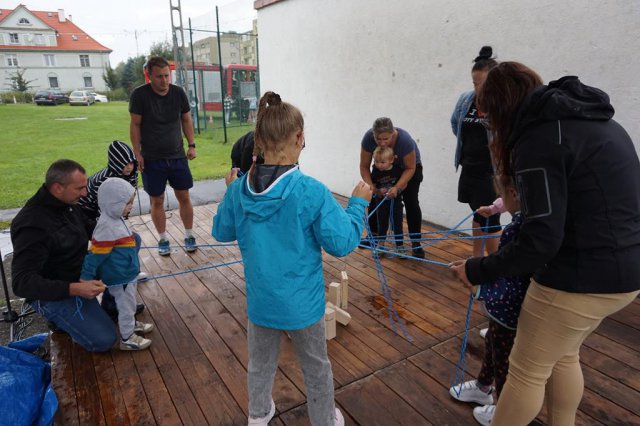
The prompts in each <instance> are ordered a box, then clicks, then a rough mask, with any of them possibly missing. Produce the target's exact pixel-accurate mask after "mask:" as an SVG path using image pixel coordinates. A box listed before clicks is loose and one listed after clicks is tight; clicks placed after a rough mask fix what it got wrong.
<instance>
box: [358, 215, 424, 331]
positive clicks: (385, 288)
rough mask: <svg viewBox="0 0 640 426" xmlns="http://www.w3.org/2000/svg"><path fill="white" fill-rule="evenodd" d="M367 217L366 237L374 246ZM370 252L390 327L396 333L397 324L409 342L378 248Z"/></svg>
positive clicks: (365, 221) (365, 222)
mask: <svg viewBox="0 0 640 426" xmlns="http://www.w3.org/2000/svg"><path fill="white" fill-rule="evenodd" d="M367 219H368V218H367V217H365V220H364V224H365V227H366V229H367V238H369V243H370V244H372V247H374V245H375V242H374V241H373V239H372V238H371V235H372V234H371V228H370V227H369V221H368V220H367ZM372 252H373V260H374V264H375V265H376V274H377V276H378V280H380V285H381V286H382V294H383V296H384V298H385V301H386V302H387V312H388V314H389V321H390V322H391V329H392V330H393V332H394V333H396V334H398V331H397V329H396V324H399V325H400V330H401V331H402V333H403V334H404V337H405V339H407V340H408V341H409V342H413V337H411V335H410V334H409V332H408V331H407V329H406V327H405V325H404V321H403V320H402V318H400V315H398V312H397V311H396V309H395V307H394V303H393V295H392V294H391V288H390V287H389V283H388V281H387V277H386V275H385V274H384V270H383V269H382V262H380V256H379V254H378V249H377V248H375V249H373V251H372Z"/></svg>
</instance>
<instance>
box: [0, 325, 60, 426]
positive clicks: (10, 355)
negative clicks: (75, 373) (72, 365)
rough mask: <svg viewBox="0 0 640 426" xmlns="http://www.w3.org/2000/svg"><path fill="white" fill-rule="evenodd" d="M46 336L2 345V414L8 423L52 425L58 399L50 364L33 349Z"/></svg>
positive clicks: (0, 367) (0, 406) (37, 336)
mask: <svg viewBox="0 0 640 426" xmlns="http://www.w3.org/2000/svg"><path fill="white" fill-rule="evenodd" d="M46 337H47V333H43V334H38V335H35V336H32V337H29V338H28V339H25V340H21V341H19V342H13V343H11V344H9V346H8V347H7V346H0V395H2V398H0V413H2V417H1V421H2V422H3V424H7V425H16V426H18V425H25V426H26V425H38V426H44V425H52V424H53V417H54V415H55V413H56V410H57V409H58V399H57V398H56V395H55V392H54V391H53V387H52V386H51V365H50V364H48V363H46V362H44V361H43V360H42V359H40V358H39V357H37V356H35V355H33V353H32V352H34V351H35V350H36V349H37V348H38V347H39V346H40V345H41V344H42V342H44V340H45V339H46Z"/></svg>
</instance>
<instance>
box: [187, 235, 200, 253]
mask: <svg viewBox="0 0 640 426" xmlns="http://www.w3.org/2000/svg"><path fill="white" fill-rule="evenodd" d="M184 249H185V250H186V251H188V252H189V253H193V252H194V251H196V250H198V246H197V245H196V237H194V236H191V237H186V238H185V239H184Z"/></svg>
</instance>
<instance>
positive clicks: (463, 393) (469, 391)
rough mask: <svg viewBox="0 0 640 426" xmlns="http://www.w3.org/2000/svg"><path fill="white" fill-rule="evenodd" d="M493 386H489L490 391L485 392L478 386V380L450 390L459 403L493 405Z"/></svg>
mask: <svg viewBox="0 0 640 426" xmlns="http://www.w3.org/2000/svg"><path fill="white" fill-rule="evenodd" d="M492 393H493V386H489V391H488V392H485V391H483V390H482V389H480V387H479V386H478V381H477V380H470V381H468V382H464V383H462V384H461V385H455V386H452V387H451V388H449V394H450V395H451V396H452V397H453V398H454V399H457V400H458V401H462V402H475V403H476V404H480V405H491V404H493V396H492V395H491V394H492Z"/></svg>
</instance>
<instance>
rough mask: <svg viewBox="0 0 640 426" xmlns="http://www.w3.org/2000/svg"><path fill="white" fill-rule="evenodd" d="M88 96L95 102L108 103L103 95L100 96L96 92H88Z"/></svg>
mask: <svg viewBox="0 0 640 426" xmlns="http://www.w3.org/2000/svg"><path fill="white" fill-rule="evenodd" d="M89 94H90V95H91V96H93V98H94V99H95V100H96V102H109V99H108V98H107V97H106V96H105V95H101V94H100V93H96V92H90V93H89Z"/></svg>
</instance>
